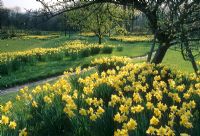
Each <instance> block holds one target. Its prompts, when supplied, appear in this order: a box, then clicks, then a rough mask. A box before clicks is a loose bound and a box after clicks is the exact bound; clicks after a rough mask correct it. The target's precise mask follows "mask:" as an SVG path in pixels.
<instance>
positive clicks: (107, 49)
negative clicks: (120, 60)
mask: <svg viewBox="0 0 200 136" xmlns="http://www.w3.org/2000/svg"><path fill="white" fill-rule="evenodd" d="M112 51H113V47H112V46H104V47H103V48H102V53H104V54H111V53H112Z"/></svg>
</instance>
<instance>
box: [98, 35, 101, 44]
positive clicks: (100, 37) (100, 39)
mask: <svg viewBox="0 0 200 136" xmlns="http://www.w3.org/2000/svg"><path fill="white" fill-rule="evenodd" d="M98 38H99V44H101V43H102V38H101V36H98Z"/></svg>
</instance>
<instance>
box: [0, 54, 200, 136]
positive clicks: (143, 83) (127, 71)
mask: <svg viewBox="0 0 200 136" xmlns="http://www.w3.org/2000/svg"><path fill="white" fill-rule="evenodd" d="M114 62H116V64H114ZM117 62H120V63H121V64H122V65H118V64H117ZM92 63H93V64H95V65H97V66H100V65H102V64H104V63H105V65H106V63H110V64H111V63H113V65H112V67H111V68H108V69H107V70H105V69H104V70H102V72H100V71H95V70H94V71H93V70H91V69H86V70H84V72H82V70H81V69H80V68H76V69H75V70H73V69H72V70H71V72H65V77H64V78H61V79H60V80H58V81H57V82H56V83H54V84H48V83H47V84H44V85H42V86H37V87H36V88H34V89H33V90H32V91H28V89H27V88H25V89H22V90H20V92H19V95H18V98H19V99H17V100H18V101H19V102H22V103H24V108H25V109H28V110H26V111H29V110H30V111H37V110H43V111H44V112H42V113H45V114H46V113H48V112H50V111H56V115H57V114H58V113H60V112H61V113H60V114H58V115H59V117H60V116H61V115H62V113H64V115H66V117H67V118H68V120H69V121H72V120H73V121H74V120H75V121H81V122H78V123H79V124H81V123H83V122H84V121H85V122H84V123H86V124H87V123H88V124H87V125H88V126H90V125H92V124H95V123H98V122H99V121H100V120H102V122H106V120H104V119H106V118H109V120H112V121H113V122H114V124H115V125H114V127H113V128H114V131H113V135H114V136H128V135H136V134H139V133H141V132H142V134H141V135H145V134H147V135H160V136H163V135H168V136H175V135H176V134H177V133H182V135H187V134H190V133H191V132H192V131H191V129H193V128H194V127H195V126H194V121H193V120H194V119H195V118H194V117H195V115H196V114H197V113H198V106H199V103H198V102H197V100H198V99H199V97H200V78H199V77H198V76H195V75H193V74H191V75H185V74H183V73H179V72H174V71H172V70H171V69H169V68H168V67H167V66H164V65H154V64H148V63H138V64H133V63H131V62H129V59H128V58H120V57H113V58H103V59H96V60H95V61H93V62H92ZM108 65H109V64H107V66H108ZM73 71H75V72H74V73H73ZM197 98H198V99H197ZM12 108H14V107H13V106H12V103H11V102H8V103H6V104H5V105H2V106H1V114H2V119H1V124H3V125H9V117H10V116H7V113H8V112H9V111H10V110H11V109H12ZM46 111H47V112H46ZM37 112H38V111H37ZM3 113H5V114H3ZM50 113H51V112H50ZM54 113H55V112H54ZM30 114H31V113H30ZM56 115H52V114H51V115H49V116H53V117H54V116H56ZM31 116H33V117H29V118H34V116H36V115H35V114H31ZM45 116H46V115H45ZM45 116H44V117H45ZM50 118H52V117H50ZM12 119H13V118H12ZM13 120H15V121H16V122H17V118H16V119H13ZM82 121H83V122H82ZM73 123H74V122H73ZM73 125H74V124H73ZM109 125H110V124H109ZM9 126H10V128H11V129H14V128H15V127H16V124H14V122H10V125H9ZM23 127H24V128H27V129H24V130H22V131H20V135H21V136H22V135H24V136H26V135H27V132H29V131H31V129H29V128H28V127H27V126H23ZM99 127H101V125H100V126H99ZM102 127H107V126H106V124H105V126H102Z"/></svg>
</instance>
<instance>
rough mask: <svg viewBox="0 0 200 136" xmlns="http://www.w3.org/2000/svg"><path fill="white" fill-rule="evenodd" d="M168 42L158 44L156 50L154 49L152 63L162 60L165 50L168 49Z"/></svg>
mask: <svg viewBox="0 0 200 136" xmlns="http://www.w3.org/2000/svg"><path fill="white" fill-rule="evenodd" d="M169 47H170V44H165V45H160V46H159V48H158V50H157V51H156V54H155V56H154V58H153V60H152V61H151V62H152V63H155V64H159V63H161V62H162V60H163V58H164V56H165V54H166V52H167V50H168V49H169Z"/></svg>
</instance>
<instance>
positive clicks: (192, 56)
mask: <svg viewBox="0 0 200 136" xmlns="http://www.w3.org/2000/svg"><path fill="white" fill-rule="evenodd" d="M185 47H186V51H187V53H188V57H189V59H190V62H191V63H192V67H193V69H194V71H195V73H196V75H199V74H198V67H197V64H196V61H195V59H194V55H193V54H192V51H191V49H190V47H189V43H188V41H186V42H185Z"/></svg>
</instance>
